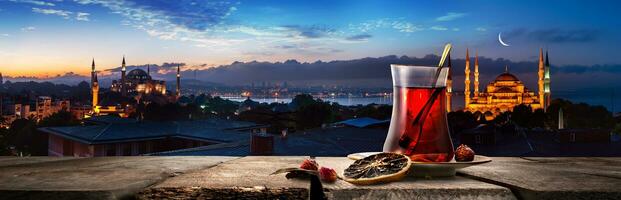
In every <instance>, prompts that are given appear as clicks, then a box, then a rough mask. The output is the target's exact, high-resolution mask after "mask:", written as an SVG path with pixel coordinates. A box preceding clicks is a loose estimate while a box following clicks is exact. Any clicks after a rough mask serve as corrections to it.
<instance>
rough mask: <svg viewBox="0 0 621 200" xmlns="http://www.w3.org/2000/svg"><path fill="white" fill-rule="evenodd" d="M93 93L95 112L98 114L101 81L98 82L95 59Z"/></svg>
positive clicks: (92, 81) (93, 64) (92, 73)
mask: <svg viewBox="0 0 621 200" xmlns="http://www.w3.org/2000/svg"><path fill="white" fill-rule="evenodd" d="M91 69H92V71H91V92H92V97H93V102H92V103H93V112H94V113H97V112H98V111H97V104H98V103H99V81H98V80H97V72H96V71H95V59H94V58H93V63H92V64H91Z"/></svg>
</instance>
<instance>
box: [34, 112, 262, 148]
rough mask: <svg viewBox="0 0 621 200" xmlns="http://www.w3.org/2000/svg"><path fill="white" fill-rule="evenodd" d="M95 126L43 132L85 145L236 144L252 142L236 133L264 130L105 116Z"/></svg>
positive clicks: (235, 123) (228, 123)
mask: <svg viewBox="0 0 621 200" xmlns="http://www.w3.org/2000/svg"><path fill="white" fill-rule="evenodd" d="M91 122H94V125H81V126H64V127H43V128H39V130H41V131H43V132H46V133H49V134H55V135H58V136H61V137H65V138H69V139H73V140H76V141H80V142H82V143H85V144H105V143H112V142H124V141H140V140H150V139H158V138H165V137H186V138H192V139H198V140H203V141H211V142H218V143H222V142H234V141H240V140H245V139H248V133H242V132H239V131H236V130H247V129H251V128H259V127H264V126H263V125H259V124H255V123H252V122H245V121H233V120H223V119H208V120H192V121H174V122H154V121H137V120H132V119H122V118H118V117H101V118H94V119H91Z"/></svg>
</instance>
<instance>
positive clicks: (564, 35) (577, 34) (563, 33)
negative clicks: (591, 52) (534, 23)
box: [528, 29, 599, 43]
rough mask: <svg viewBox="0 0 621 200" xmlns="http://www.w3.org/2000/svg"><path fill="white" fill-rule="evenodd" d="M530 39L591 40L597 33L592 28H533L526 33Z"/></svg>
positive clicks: (551, 41) (549, 40) (566, 41)
mask: <svg viewBox="0 0 621 200" xmlns="http://www.w3.org/2000/svg"><path fill="white" fill-rule="evenodd" d="M528 36H529V37H530V38H532V39H535V40H537V41H541V42H550V43H569V42H591V41H594V40H596V39H597V37H598V36H599V33H598V32H597V31H594V30H587V29H580V30H560V29H544V30H535V31H532V32H530V33H529V34H528Z"/></svg>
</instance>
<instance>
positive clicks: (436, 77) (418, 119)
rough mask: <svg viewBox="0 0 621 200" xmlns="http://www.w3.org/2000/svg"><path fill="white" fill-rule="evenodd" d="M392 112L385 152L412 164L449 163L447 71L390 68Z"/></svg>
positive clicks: (424, 68)
mask: <svg viewBox="0 0 621 200" xmlns="http://www.w3.org/2000/svg"><path fill="white" fill-rule="evenodd" d="M390 67H391V71H392V82H393V88H394V90H393V95H394V102H393V109H392V118H391V121H390V128H389V130H388V135H387V136H386V141H385V142H384V152H397V153H402V154H405V155H408V156H410V158H411V159H412V161H419V162H448V161H451V160H452V159H453V156H454V150H453V143H452V142H451V137H450V136H449V129H448V123H447V120H446V79H447V75H448V70H449V68H446V67H445V68H441V70H438V67H427V66H406V65H391V66H390Z"/></svg>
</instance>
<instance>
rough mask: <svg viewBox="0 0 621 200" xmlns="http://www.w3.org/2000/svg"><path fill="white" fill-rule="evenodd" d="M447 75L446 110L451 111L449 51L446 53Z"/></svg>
mask: <svg viewBox="0 0 621 200" xmlns="http://www.w3.org/2000/svg"><path fill="white" fill-rule="evenodd" d="M447 59H448V77H447V78H446V112H451V105H452V103H451V95H452V94H453V77H452V76H451V74H452V71H453V70H452V65H451V53H450V52H449V54H448V58H447Z"/></svg>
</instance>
